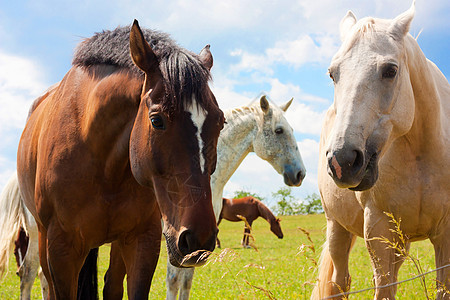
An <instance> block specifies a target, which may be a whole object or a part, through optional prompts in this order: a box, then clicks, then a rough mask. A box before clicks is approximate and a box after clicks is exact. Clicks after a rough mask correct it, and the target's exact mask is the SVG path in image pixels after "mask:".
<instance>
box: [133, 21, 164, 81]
mask: <svg viewBox="0 0 450 300" xmlns="http://www.w3.org/2000/svg"><path fill="white" fill-rule="evenodd" d="M130 54H131V58H132V59H133V62H134V63H135V64H136V66H138V68H139V69H141V70H142V71H144V72H145V73H146V74H152V73H155V71H156V70H159V67H158V65H159V62H158V57H157V56H156V55H155V53H154V52H153V50H152V48H150V45H149V44H148V43H147V41H146V40H145V38H144V35H143V34H142V31H141V28H140V27H139V23H138V21H137V20H134V23H133V26H132V27H131V31H130Z"/></svg>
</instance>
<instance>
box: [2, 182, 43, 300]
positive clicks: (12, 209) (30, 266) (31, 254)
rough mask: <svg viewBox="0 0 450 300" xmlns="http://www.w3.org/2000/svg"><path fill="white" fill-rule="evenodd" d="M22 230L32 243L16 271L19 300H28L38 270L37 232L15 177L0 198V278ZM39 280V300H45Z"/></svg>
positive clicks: (6, 268) (41, 276)
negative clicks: (18, 278) (18, 284)
mask: <svg viewBox="0 0 450 300" xmlns="http://www.w3.org/2000/svg"><path fill="white" fill-rule="evenodd" d="M21 227H22V228H23V229H24V230H25V231H26V232H27V234H28V236H29V240H30V241H31V242H30V243H29V244H28V249H27V253H26V255H25V257H20V258H19V261H18V264H19V265H20V267H19V270H18V271H17V274H18V275H19V277H20V299H22V300H28V299H30V296H31V288H32V286H33V282H34V279H35V278H36V275H37V274H38V270H39V250H38V229H37V224H36V221H35V220H34V218H33V216H32V215H31V213H30V212H29V211H28V209H27V208H26V207H25V205H24V204H23V202H22V197H21V196H20V191H19V183H18V181H17V174H16V173H14V174H13V175H12V176H11V178H10V179H9V181H8V183H7V184H6V186H5V188H4V189H3V191H2V194H1V195H0V277H1V275H3V274H4V273H5V272H7V270H8V263H9V254H10V253H11V252H12V249H13V248H14V241H15V240H16V237H17V233H18V232H19V229H20V228H21ZM19 254H20V251H19ZM39 278H40V280H41V287H42V298H43V299H47V293H48V285H47V281H46V280H45V277H44V275H43V273H42V272H39Z"/></svg>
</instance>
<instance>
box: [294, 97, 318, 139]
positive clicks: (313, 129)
mask: <svg viewBox="0 0 450 300" xmlns="http://www.w3.org/2000/svg"><path fill="white" fill-rule="evenodd" d="M324 117H325V111H323V112H317V111H314V110H313V108H312V107H311V106H308V105H306V104H304V103H298V102H293V103H292V105H291V107H290V108H289V109H288V111H287V112H286V119H287V120H288V122H289V124H291V126H292V128H294V131H297V132H299V133H306V134H314V135H317V136H319V135H320V132H321V129H322V123H323V120H324Z"/></svg>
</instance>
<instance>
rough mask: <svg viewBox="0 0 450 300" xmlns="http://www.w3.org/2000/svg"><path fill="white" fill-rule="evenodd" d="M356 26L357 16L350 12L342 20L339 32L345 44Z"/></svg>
mask: <svg viewBox="0 0 450 300" xmlns="http://www.w3.org/2000/svg"><path fill="white" fill-rule="evenodd" d="M355 24H356V16H355V14H354V13H353V12H352V11H351V10H349V11H348V12H347V14H346V15H345V16H344V17H343V18H342V20H341V23H340V24H339V32H340V35H341V41H342V42H343V41H344V40H345V38H346V37H347V34H348V32H349V31H350V29H352V27H353V25H355Z"/></svg>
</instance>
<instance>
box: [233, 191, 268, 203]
mask: <svg viewBox="0 0 450 300" xmlns="http://www.w3.org/2000/svg"><path fill="white" fill-rule="evenodd" d="M248 196H252V197H255V198H256V199H258V200H260V201H264V197H261V196H259V195H258V194H256V193H251V192H247V191H244V190H239V191H234V195H233V199H239V198H244V197H248Z"/></svg>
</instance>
